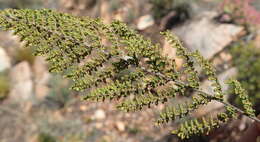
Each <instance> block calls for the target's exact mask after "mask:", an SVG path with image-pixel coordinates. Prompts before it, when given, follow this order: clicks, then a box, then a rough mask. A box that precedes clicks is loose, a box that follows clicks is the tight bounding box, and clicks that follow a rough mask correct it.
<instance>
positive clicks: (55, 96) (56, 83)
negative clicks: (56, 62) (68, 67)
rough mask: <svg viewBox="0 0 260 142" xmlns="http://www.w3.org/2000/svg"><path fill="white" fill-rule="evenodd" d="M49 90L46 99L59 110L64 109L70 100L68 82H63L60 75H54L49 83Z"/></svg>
mask: <svg viewBox="0 0 260 142" xmlns="http://www.w3.org/2000/svg"><path fill="white" fill-rule="evenodd" d="M49 86H50V88H51V90H50V92H49V95H48V96H47V99H48V100H49V101H52V102H55V103H56V104H57V105H58V106H59V108H60V107H64V106H65V105H66V104H67V103H68V102H69V101H72V99H71V95H70V94H71V90H70V89H69V86H70V84H69V81H68V80H64V79H63V78H62V76H60V75H54V76H53V77H52V78H51V79H50V82H49Z"/></svg>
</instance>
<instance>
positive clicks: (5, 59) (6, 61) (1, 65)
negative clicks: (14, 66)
mask: <svg viewBox="0 0 260 142" xmlns="http://www.w3.org/2000/svg"><path fill="white" fill-rule="evenodd" d="M10 67H11V61H10V58H9V56H8V55H7V54H6V52H5V50H4V49H3V48H1V47H0V72H1V71H4V70H6V69H9V68H10Z"/></svg>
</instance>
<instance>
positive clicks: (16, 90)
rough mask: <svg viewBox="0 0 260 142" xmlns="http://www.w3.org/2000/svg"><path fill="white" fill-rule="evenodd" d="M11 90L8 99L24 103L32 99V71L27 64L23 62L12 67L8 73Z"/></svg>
mask: <svg viewBox="0 0 260 142" xmlns="http://www.w3.org/2000/svg"><path fill="white" fill-rule="evenodd" d="M10 77H11V83H12V88H11V91H10V98H11V99H13V100H17V101H26V100H29V99H30V98H31V97H32V94H33V81H32V71H31V69H30V65H29V63H28V62H26V61H24V62H21V63H19V64H17V65H16V66H14V67H13V68H12V69H11V71H10Z"/></svg>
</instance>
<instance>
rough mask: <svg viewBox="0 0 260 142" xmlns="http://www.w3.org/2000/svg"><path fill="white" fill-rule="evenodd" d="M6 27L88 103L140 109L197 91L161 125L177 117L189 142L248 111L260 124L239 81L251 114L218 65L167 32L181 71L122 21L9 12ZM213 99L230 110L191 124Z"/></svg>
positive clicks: (2, 20)
mask: <svg viewBox="0 0 260 142" xmlns="http://www.w3.org/2000/svg"><path fill="white" fill-rule="evenodd" d="M0 26H1V28H2V29H4V30H10V31H13V33H14V34H15V35H18V36H19V37H20V39H21V41H23V42H24V46H25V47H30V48H33V49H34V54H35V55H40V56H44V57H45V59H46V60H47V61H48V63H49V66H50V67H49V69H50V72H56V73H60V74H62V75H63V76H64V77H65V78H69V79H72V80H73V81H74V84H73V85H72V87H71V89H73V90H76V91H82V92H84V93H86V95H84V96H83V99H85V100H94V101H104V100H106V99H110V100H113V99H117V100H119V101H120V102H121V103H120V104H119V105H118V108H119V109H120V110H124V111H137V110H141V109H143V108H145V107H150V106H152V105H158V104H159V103H165V102H167V101H168V100H170V99H174V98H175V97H176V96H178V95H182V96H183V95H185V94H186V93H187V92H191V91H190V90H192V92H193V93H190V94H194V96H193V97H192V99H191V100H190V101H188V102H185V103H183V104H179V105H176V106H166V109H165V110H164V111H163V112H162V113H161V115H160V118H159V119H158V120H157V124H162V123H166V122H169V121H172V120H176V119H181V121H184V122H183V123H182V124H180V127H179V128H178V129H177V130H174V131H173V133H174V134H177V135H178V136H179V137H180V138H182V139H186V138H190V137H191V136H192V135H200V134H204V133H205V134H207V133H209V132H210V131H211V130H212V129H214V128H217V127H219V125H220V124H221V123H225V122H227V121H228V120H229V119H232V118H236V117H237V115H238V114H240V113H242V114H244V115H246V116H248V117H250V118H251V119H253V120H255V121H258V122H260V121H259V120H258V119H257V118H256V117H255V114H254V110H253V109H252V105H251V103H250V101H249V100H248V97H247V95H246V92H245V90H243V89H242V88H241V85H240V84H239V82H237V81H231V82H229V83H230V84H231V86H232V87H233V88H234V89H235V93H236V94H237V95H238V96H239V98H240V99H241V101H242V104H243V106H244V107H243V110H241V109H239V108H237V107H235V106H233V105H231V104H229V103H228V102H225V100H224V95H223V94H224V93H223V92H222V89H221V86H220V84H219V82H218V79H217V77H216V73H215V71H214V68H213V66H212V65H211V63H210V62H209V61H207V60H206V59H204V58H203V57H202V56H201V55H200V54H199V53H198V52H190V51H188V50H187V49H186V48H184V47H183V46H182V44H181V42H180V41H179V40H178V38H177V37H176V36H175V35H173V34H171V33H170V32H163V33H162V35H163V36H165V37H166V39H167V40H168V41H169V43H170V45H171V46H172V48H176V49H177V54H178V56H179V57H180V58H182V59H183V60H185V64H184V66H183V69H181V70H177V69H176V64H175V60H174V59H168V58H167V57H164V56H162V54H161V49H160V46H159V44H153V43H152V42H151V40H148V39H145V38H144V37H143V36H141V35H139V34H137V33H136V32H135V31H134V30H132V29H130V28H128V27H127V26H126V25H125V24H124V23H122V22H119V21H113V22H112V23H111V24H104V23H103V22H102V20H100V19H92V18H88V17H76V16H72V15H69V14H63V13H59V12H55V11H53V10H47V9H42V10H29V9H24V10H14V9H7V10H3V11H1V12H0ZM195 65H196V67H197V65H199V66H200V68H201V70H202V72H203V73H205V75H206V76H207V77H208V79H209V80H210V81H211V82H212V84H211V86H212V88H213V89H214V94H207V93H205V92H202V91H201V90H200V82H199V79H198V71H197V70H196V68H195ZM185 96H187V95H185ZM212 101H218V102H220V103H223V104H224V105H225V111H224V112H221V113H219V114H218V115H217V117H215V118H214V117H203V118H197V119H191V120H186V119H183V118H189V119H190V117H189V115H190V113H192V112H194V110H197V109H198V108H199V107H200V106H202V105H206V104H208V103H210V102H212ZM185 120H186V121H185Z"/></svg>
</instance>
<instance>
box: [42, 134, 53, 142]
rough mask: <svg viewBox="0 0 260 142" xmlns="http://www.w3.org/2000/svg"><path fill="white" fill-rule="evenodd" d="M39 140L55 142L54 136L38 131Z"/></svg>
mask: <svg viewBox="0 0 260 142" xmlns="http://www.w3.org/2000/svg"><path fill="white" fill-rule="evenodd" d="M38 141H39V142H57V141H56V138H55V137H53V136H51V135H50V134H47V133H40V134H39V135H38Z"/></svg>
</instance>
